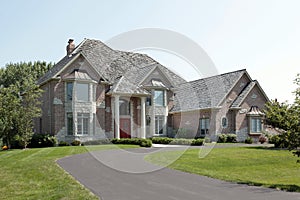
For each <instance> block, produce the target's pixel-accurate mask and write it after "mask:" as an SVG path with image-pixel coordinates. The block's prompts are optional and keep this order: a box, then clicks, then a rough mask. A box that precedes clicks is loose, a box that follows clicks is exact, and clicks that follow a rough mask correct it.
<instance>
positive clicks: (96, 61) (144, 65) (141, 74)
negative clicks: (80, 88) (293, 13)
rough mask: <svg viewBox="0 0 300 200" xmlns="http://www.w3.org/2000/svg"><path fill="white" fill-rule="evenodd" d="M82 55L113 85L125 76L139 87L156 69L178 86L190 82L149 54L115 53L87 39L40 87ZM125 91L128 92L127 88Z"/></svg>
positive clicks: (41, 81)
mask: <svg viewBox="0 0 300 200" xmlns="http://www.w3.org/2000/svg"><path fill="white" fill-rule="evenodd" d="M79 55H82V56H83V57H84V58H85V59H86V60H87V61H88V63H89V64H90V65H91V66H92V67H93V68H94V69H95V70H96V71H97V72H98V73H99V74H100V76H102V77H101V78H103V79H104V80H106V81H108V82H110V83H111V84H114V83H115V82H116V81H118V78H119V77H121V76H123V77H125V79H126V81H127V82H130V83H131V84H133V85H134V84H135V85H137V84H139V83H140V81H141V80H142V79H144V78H145V76H147V74H148V72H149V71H151V70H152V69H154V68H156V67H157V68H159V69H160V70H161V71H163V72H164V74H165V75H166V76H167V78H168V79H169V80H172V84H174V86H177V85H178V84H181V83H184V82H186V81H185V80H184V79H183V78H181V77H180V76H178V75H176V74H175V73H173V72H172V71H170V70H168V69H167V68H166V67H164V66H162V65H161V64H160V63H158V62H157V61H155V60H154V59H152V58H151V57H149V56H148V55H146V54H140V53H132V52H125V51H118V50H113V49H111V48H110V47H108V46H107V45H105V44H104V43H102V42H101V41H99V40H93V39H85V40H84V41H82V42H81V43H80V44H79V45H78V46H77V47H76V48H75V49H74V51H73V52H72V54H71V55H69V56H65V57H64V58H62V59H61V60H60V61H59V62H58V63H57V64H56V65H55V66H54V67H53V68H52V69H51V70H50V71H49V72H47V73H46V74H45V76H43V77H42V78H41V79H40V80H39V81H38V84H40V85H41V84H43V83H45V82H47V81H49V80H51V79H52V78H55V77H56V76H57V75H58V74H59V73H60V72H61V71H63V69H65V68H66V67H67V66H68V65H69V64H70V63H72V62H73V61H75V60H76V59H77V58H78V57H79ZM121 84H123V83H120V84H119V85H118V87H121ZM122 88H124V91H125V87H122Z"/></svg>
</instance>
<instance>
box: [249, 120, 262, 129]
mask: <svg viewBox="0 0 300 200" xmlns="http://www.w3.org/2000/svg"><path fill="white" fill-rule="evenodd" d="M260 132H261V119H260V118H251V133H260Z"/></svg>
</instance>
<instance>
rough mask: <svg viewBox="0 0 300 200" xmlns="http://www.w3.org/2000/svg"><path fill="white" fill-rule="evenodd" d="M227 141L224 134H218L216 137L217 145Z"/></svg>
mask: <svg viewBox="0 0 300 200" xmlns="http://www.w3.org/2000/svg"><path fill="white" fill-rule="evenodd" d="M226 140H227V136H226V134H219V135H218V143H225V142H226Z"/></svg>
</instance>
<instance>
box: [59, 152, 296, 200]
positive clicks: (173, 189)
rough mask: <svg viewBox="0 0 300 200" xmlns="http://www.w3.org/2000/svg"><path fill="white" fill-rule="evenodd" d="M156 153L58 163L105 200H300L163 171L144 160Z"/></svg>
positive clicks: (113, 154)
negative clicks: (145, 157) (148, 155)
mask: <svg viewBox="0 0 300 200" xmlns="http://www.w3.org/2000/svg"><path fill="white" fill-rule="evenodd" d="M164 149H165V150H167V149H166V148H164ZM172 150H174V148H173V149H172ZM153 151H157V149H155V148H151V149H144V148H140V149H130V150H121V149H118V150H106V151H96V152H90V153H87V154H80V155H74V156H70V157H66V158H63V159H60V160H58V161H57V162H58V164H59V165H60V166H61V167H63V168H64V169H65V170H66V171H67V172H69V173H70V174H71V175H72V176H74V177H75V178H76V179H77V180H78V181H79V182H81V183H82V184H83V185H85V186H86V187H87V188H88V189H90V190H91V191H92V192H93V193H94V194H96V195H97V196H99V197H100V198H101V199H102V200H300V194H299V193H289V192H283V191H277V190H274V189H267V188H262V187H252V186H247V185H241V184H235V183H229V182H224V181H220V180H215V179H211V178H208V177H204V176H199V175H194V174H188V173H184V172H180V171H176V170H171V169H168V168H160V167H158V166H156V165H152V164H150V163H148V162H146V161H144V159H143V157H144V156H145V155H147V154H149V153H151V152H153ZM132 172H134V173H132Z"/></svg>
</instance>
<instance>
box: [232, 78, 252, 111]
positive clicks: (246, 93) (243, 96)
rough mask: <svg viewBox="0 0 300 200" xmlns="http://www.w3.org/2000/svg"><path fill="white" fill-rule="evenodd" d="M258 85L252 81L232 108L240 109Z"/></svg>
mask: <svg viewBox="0 0 300 200" xmlns="http://www.w3.org/2000/svg"><path fill="white" fill-rule="evenodd" d="M255 85H256V81H251V82H250V83H249V84H248V85H247V86H246V87H245V89H244V90H243V91H242V92H241V93H240V94H239V96H238V97H237V98H236V99H235V100H234V102H233V103H232V105H231V107H230V108H239V107H240V105H241V103H242V102H243V101H244V99H245V98H246V96H247V95H248V93H249V92H250V91H251V90H252V88H253V87H254V86H255Z"/></svg>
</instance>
